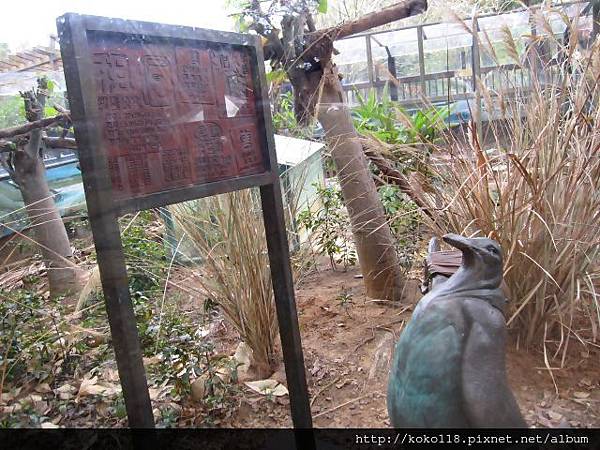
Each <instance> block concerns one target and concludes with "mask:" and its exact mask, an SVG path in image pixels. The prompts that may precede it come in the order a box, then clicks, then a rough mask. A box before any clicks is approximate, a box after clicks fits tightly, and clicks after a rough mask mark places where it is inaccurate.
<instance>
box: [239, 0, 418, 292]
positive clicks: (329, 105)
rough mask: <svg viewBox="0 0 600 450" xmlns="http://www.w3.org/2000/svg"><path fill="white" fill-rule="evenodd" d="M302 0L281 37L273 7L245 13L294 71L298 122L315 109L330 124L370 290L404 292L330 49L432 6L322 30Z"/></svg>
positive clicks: (396, 9)
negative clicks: (337, 42)
mask: <svg viewBox="0 0 600 450" xmlns="http://www.w3.org/2000/svg"><path fill="white" fill-rule="evenodd" d="M296 5H297V6H298V8H297V9H296V10H295V11H294V13H290V14H289V15H286V16H284V17H283V19H282V20H281V37H280V36H279V32H278V31H277V28H276V27H275V26H273V24H272V23H271V20H270V17H269V16H268V14H265V13H263V11H262V9H261V2H258V1H254V2H250V5H249V6H248V7H247V9H246V13H247V14H249V15H250V16H251V17H252V25H251V27H252V29H254V30H255V31H256V32H257V33H259V34H260V35H262V36H263V38H265V39H266V41H267V43H266V44H265V46H264V55H265V57H266V58H267V59H270V60H271V64H272V66H273V67H282V68H284V69H285V70H286V72H287V74H288V77H289V79H290V82H291V83H292V86H293V88H294V112H295V114H296V118H297V119H298V122H299V123H301V124H306V123H307V122H308V121H309V120H310V119H311V118H312V117H314V115H315V113H316V116H317V117H318V119H319V121H320V122H321V125H323V128H324V129H325V134H326V138H327V140H328V142H329V145H330V146H331V150H332V156H333V161H334V163H335V165H336V168H337V172H338V176H339V179H340V185H341V188H342V194H343V196H344V202H345V204H346V207H347V209H348V215H349V216H350V221H351V224H352V233H353V234H354V242H355V244H356V249H357V253H358V259H359V263H360V266H361V269H362V272H363V276H364V283H365V287H366V290H367V295H368V296H370V297H374V298H385V299H394V300H395V299H399V298H400V297H401V294H402V284H403V283H402V275H401V269H400V265H399V264H398V257H397V255H396V251H395V248H394V239H393V237H392V232H391V230H390V227H389V224H388V223H387V221H386V218H385V213H384V210H383V205H382V203H381V199H380V198H379V195H378V193H377V189H376V187H375V182H374V181H373V177H372V175H371V172H370V169H369V166H368V163H367V158H366V155H365V154H364V152H363V149H362V144H361V142H360V140H359V137H358V135H357V133H356V130H355V129H354V125H353V123H352V118H351V117H350V111H349V108H348V106H347V105H346V104H345V102H344V96H343V92H342V87H341V84H340V81H339V78H338V74H337V70H336V68H335V65H334V64H333V62H332V61H331V55H332V52H333V42H334V41H335V40H336V39H341V38H343V37H346V36H350V35H352V34H356V33H360V32H363V31H366V30H369V29H371V28H374V27H378V26H381V25H384V24H387V23H390V22H393V21H395V20H400V19H403V18H405V17H409V16H412V15H416V14H421V13H422V12H423V11H425V10H426V9H427V0H405V1H403V2H400V3H397V4H395V5H392V6H389V7H387V8H383V9H381V10H379V11H376V12H373V13H370V14H367V15H365V16H363V17H361V18H359V19H357V20H355V21H352V22H347V23H344V24H341V25H339V26H337V27H332V28H328V29H325V30H318V31H317V30H316V29H315V25H314V22H313V20H312V17H311V15H310V11H309V8H308V7H307V4H306V3H305V2H297V3H296ZM305 32H306V33H305ZM401 181H402V180H401ZM406 184H407V183H404V185H405V187H406ZM411 192H412V191H411Z"/></svg>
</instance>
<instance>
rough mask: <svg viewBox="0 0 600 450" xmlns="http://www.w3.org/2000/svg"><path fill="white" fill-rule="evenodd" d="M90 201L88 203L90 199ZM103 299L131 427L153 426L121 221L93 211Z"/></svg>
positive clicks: (92, 223)
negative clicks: (123, 245) (120, 226)
mask: <svg viewBox="0 0 600 450" xmlns="http://www.w3.org/2000/svg"><path fill="white" fill-rule="evenodd" d="M88 205H89V203H88ZM89 220H90V224H91V226H92V232H93V234H94V242H95V243H96V254H97V258H98V266H99V267H100V278H101V281H102V288H103V290H104V301H105V304H106V312H107V315H108V323H109V325H110V333H111V337H112V343H113V346H114V349H115V356H116V360H117V368H118V370H119V378H120V380H121V386H122V387H123V397H124V399H125V407H126V409H127V417H128V419H129V426H130V427H131V428H154V415H153V414H152V405H151V403H150V395H149V393H148V383H147V380H146V372H145V369H144V363H143V359H142V351H141V348H140V339H139V336H138V331H137V327H136V319H135V314H134V310H133V303H132V301H131V296H130V294H129V284H128V282H127V270H126V265H125V257H124V254H123V247H122V243H121V236H120V230H119V223H118V222H117V218H116V217H115V216H114V215H112V214H100V215H92V212H91V211H90V217H89Z"/></svg>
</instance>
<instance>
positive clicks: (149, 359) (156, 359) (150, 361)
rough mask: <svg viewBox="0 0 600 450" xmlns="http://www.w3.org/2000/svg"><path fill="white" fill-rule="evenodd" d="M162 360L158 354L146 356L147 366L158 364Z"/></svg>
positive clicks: (145, 363) (145, 362)
mask: <svg viewBox="0 0 600 450" xmlns="http://www.w3.org/2000/svg"><path fill="white" fill-rule="evenodd" d="M159 362H160V358H159V357H158V356H156V355H155V356H150V357H144V365H145V366H151V365H153V364H158V363H159Z"/></svg>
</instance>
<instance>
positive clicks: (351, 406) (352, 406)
mask: <svg viewBox="0 0 600 450" xmlns="http://www.w3.org/2000/svg"><path fill="white" fill-rule="evenodd" d="M348 408H350V409H356V405H355V404H351V405H350V406H348Z"/></svg>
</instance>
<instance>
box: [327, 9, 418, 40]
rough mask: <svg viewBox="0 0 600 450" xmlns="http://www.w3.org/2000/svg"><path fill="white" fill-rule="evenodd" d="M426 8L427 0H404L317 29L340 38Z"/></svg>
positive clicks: (415, 13)
mask: <svg viewBox="0 0 600 450" xmlns="http://www.w3.org/2000/svg"><path fill="white" fill-rule="evenodd" d="M426 10H427V0H405V1H403V2H400V3H396V4H395V5H392V6H388V7H387V8H383V9H381V10H379V11H374V12H372V13H369V14H366V15H364V16H362V17H360V18H358V19H356V20H353V21H351V22H346V23H344V24H342V25H338V26H336V27H332V28H328V29H325V30H319V31H317V32H316V33H318V34H321V33H323V34H325V33H326V34H328V35H330V36H335V38H334V39H342V38H345V37H348V36H351V35H353V34H357V33H362V32H363V31H367V30H370V29H371V28H376V27H380V26H381V25H385V24H388V23H390V22H395V21H396V20H400V19H405V18H406V17H410V16H415V15H417V14H421V13H423V12H425V11H426Z"/></svg>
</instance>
